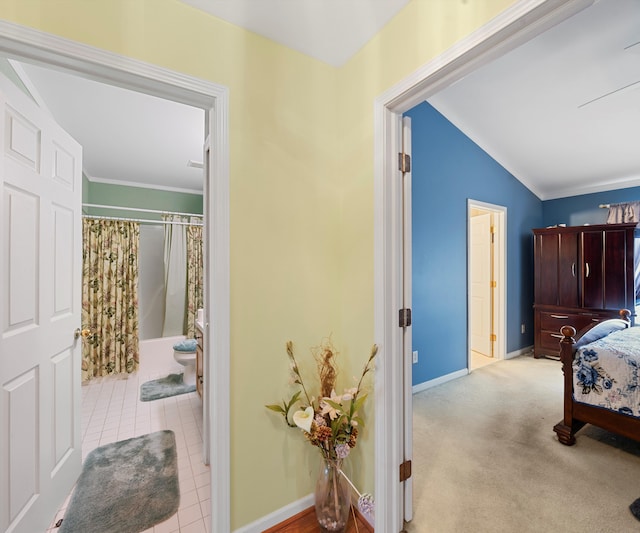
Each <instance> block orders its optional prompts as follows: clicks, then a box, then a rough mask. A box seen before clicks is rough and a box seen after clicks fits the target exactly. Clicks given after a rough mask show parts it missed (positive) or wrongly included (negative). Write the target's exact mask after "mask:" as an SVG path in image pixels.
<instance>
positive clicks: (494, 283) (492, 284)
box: [491, 281, 498, 289]
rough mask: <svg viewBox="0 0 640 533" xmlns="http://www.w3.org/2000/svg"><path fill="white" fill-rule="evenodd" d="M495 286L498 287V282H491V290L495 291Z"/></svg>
mask: <svg viewBox="0 0 640 533" xmlns="http://www.w3.org/2000/svg"><path fill="white" fill-rule="evenodd" d="M497 286H498V282H496V281H492V282H491V287H492V288H493V289H495V288H496V287H497Z"/></svg>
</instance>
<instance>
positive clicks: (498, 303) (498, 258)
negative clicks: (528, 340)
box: [467, 198, 507, 371]
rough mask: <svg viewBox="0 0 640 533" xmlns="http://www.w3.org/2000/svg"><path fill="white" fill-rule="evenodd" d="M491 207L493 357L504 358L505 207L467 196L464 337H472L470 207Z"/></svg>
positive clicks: (469, 348)
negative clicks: (493, 239) (492, 235)
mask: <svg viewBox="0 0 640 533" xmlns="http://www.w3.org/2000/svg"><path fill="white" fill-rule="evenodd" d="M473 208H477V209H482V210H483V211H490V212H491V213H492V214H493V225H494V228H495V234H494V235H495V241H494V250H493V260H494V279H495V280H496V281H497V282H498V283H497V286H496V289H495V292H494V305H493V318H494V330H495V331H494V333H495V334H496V343H495V345H494V347H493V348H494V349H493V357H494V358H495V359H496V360H500V359H505V358H506V353H507V352H506V349H507V208H506V207H504V206H501V205H495V204H488V203H486V202H480V201H478V200H472V199H471V198H469V199H467V288H468V290H467V331H468V333H467V339H470V338H471V268H470V261H471V210H472V209H473ZM467 353H468V356H467V357H468V359H467V368H468V369H469V371H471V345H469V346H467Z"/></svg>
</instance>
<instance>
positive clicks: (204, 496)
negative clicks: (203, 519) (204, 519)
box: [196, 485, 211, 502]
mask: <svg viewBox="0 0 640 533" xmlns="http://www.w3.org/2000/svg"><path fill="white" fill-rule="evenodd" d="M196 490H197V491H198V498H199V499H200V501H201V502H203V501H205V500H210V499H211V485H204V486H202V487H198V488H197V489H196Z"/></svg>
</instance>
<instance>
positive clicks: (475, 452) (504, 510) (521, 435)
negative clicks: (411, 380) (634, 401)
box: [405, 356, 640, 533]
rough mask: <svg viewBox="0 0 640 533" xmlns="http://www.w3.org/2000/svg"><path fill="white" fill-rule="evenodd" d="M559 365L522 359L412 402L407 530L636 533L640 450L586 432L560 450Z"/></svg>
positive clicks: (638, 526)
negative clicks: (410, 509) (556, 428)
mask: <svg viewBox="0 0 640 533" xmlns="http://www.w3.org/2000/svg"><path fill="white" fill-rule="evenodd" d="M562 380H563V376H562V369H561V366H560V363H559V362H557V361H551V360H547V359H534V358H533V357H531V356H521V357H517V358H515V359H511V360H506V361H499V362H496V363H494V364H491V365H489V366H486V367H484V368H481V369H479V370H477V371H475V372H473V373H471V374H470V375H468V376H465V377H462V378H459V379H456V380H454V381H450V382H448V383H445V384H442V385H439V386H437V387H434V388H431V389H427V390H425V391H423V392H420V393H418V394H415V395H414V396H413V402H414V404H413V443H414V444H413V446H414V454H413V487H414V489H413V490H414V498H413V502H414V519H413V520H412V521H411V522H410V523H408V524H406V527H405V529H406V531H407V532H409V533H467V532H470V531H473V532H474V533H485V532H486V533H502V532H504V533H512V532H516V531H517V532H519V533H528V532H531V533H533V532H536V533H539V532H547V531H548V532H552V531H553V532H563V533H583V532H584V531H593V532H598V533H608V532H611V533H614V532H615V533H620V532H634V531H640V523H639V522H638V520H636V518H635V517H634V516H633V515H632V513H631V511H630V510H629V505H630V504H631V503H632V502H633V501H634V500H635V499H636V498H638V497H640V444H638V443H637V442H635V441H632V440H629V439H625V438H623V437H619V436H616V435H614V434H611V433H608V432H606V431H604V430H601V429H599V428H596V427H594V426H586V427H585V428H584V429H582V430H581V431H580V432H578V434H577V437H576V438H577V443H576V444H575V445H574V446H571V447H568V446H564V445H562V444H560V443H559V442H558V440H557V438H556V434H555V433H554V432H553V426H554V424H556V423H557V422H558V421H559V420H560V419H561V418H562V408H563V407H562Z"/></svg>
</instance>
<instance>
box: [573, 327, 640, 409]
mask: <svg viewBox="0 0 640 533" xmlns="http://www.w3.org/2000/svg"><path fill="white" fill-rule="evenodd" d="M639 367H640V327H632V328H628V329H624V330H621V331H616V332H614V333H612V334H611V335H608V336H607V337H604V338H602V339H599V340H597V341H594V342H592V343H590V344H587V345H586V346H583V347H582V348H580V349H579V350H578V351H577V353H576V357H575V359H574V361H573V397H574V399H575V400H576V401H578V402H581V403H586V404H589V405H595V406H598V407H604V408H605V409H610V410H613V411H619V412H621V413H624V414H627V415H631V416H635V417H640V378H639V377H638V368H639Z"/></svg>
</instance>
